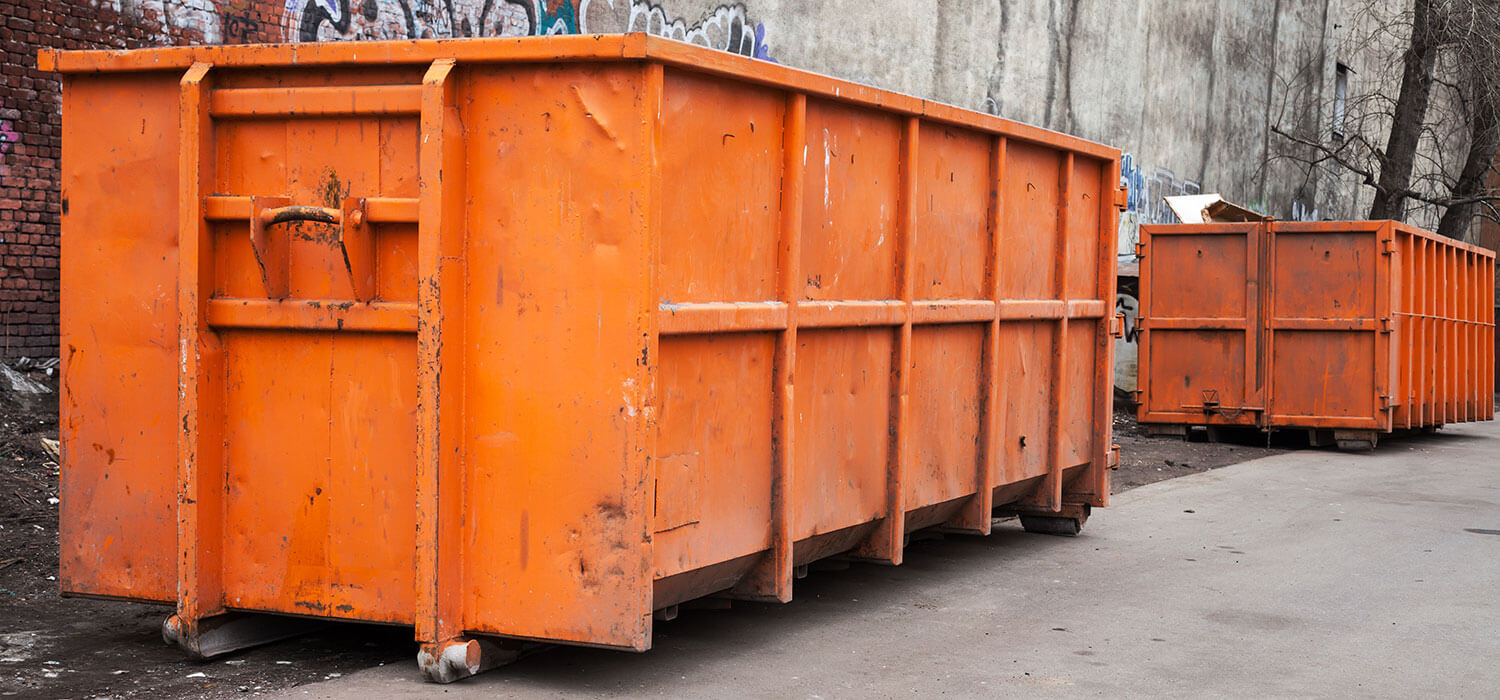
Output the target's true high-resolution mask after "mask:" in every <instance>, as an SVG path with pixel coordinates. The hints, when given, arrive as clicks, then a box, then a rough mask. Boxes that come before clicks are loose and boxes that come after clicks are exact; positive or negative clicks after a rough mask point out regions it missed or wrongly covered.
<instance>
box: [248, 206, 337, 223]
mask: <svg viewBox="0 0 1500 700" xmlns="http://www.w3.org/2000/svg"><path fill="white" fill-rule="evenodd" d="M291 221H316V222H318V223H323V224H342V223H344V212H342V211H340V210H338V209H329V208H326V207H309V206H290V207H277V208H275V209H265V210H262V211H261V212H260V222H261V225H263V226H275V225H276V224H284V223H288V222H291Z"/></svg>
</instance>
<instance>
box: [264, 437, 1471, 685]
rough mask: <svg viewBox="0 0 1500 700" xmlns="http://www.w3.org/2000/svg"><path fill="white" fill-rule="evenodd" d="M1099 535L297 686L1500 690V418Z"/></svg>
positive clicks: (1029, 544)
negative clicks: (781, 598) (538, 646)
mask: <svg viewBox="0 0 1500 700" xmlns="http://www.w3.org/2000/svg"><path fill="white" fill-rule="evenodd" d="M1114 506H1115V507H1113V508H1110V509H1108V510H1105V511H1101V512H1099V513H1097V514H1096V516H1095V518H1094V519H1093V520H1092V521H1091V522H1090V523H1089V526H1088V528H1087V529H1086V530H1085V532H1084V535H1083V536H1081V537H1079V538H1077V539H1063V538H1052V537H1044V536H1034V535H1026V534H1023V533H1021V532H1020V531H1019V529H1018V528H1016V527H1015V526H1014V525H1013V524H1007V525H1006V527H1005V528H1003V529H1002V530H1001V532H999V533H997V535H996V536H994V537H991V538H988V539H979V538H949V539H947V540H944V541H941V542H929V543H920V544H917V545H914V547H913V549H912V550H910V551H909V554H908V558H907V564H906V565H905V566H902V567H899V568H879V567H873V566H856V567H854V568H852V569H850V570H848V571H844V572H829V573H815V574H814V575H813V576H812V577H810V578H808V579H806V580H804V581H801V582H799V584H798V587H797V601H796V602H794V603H792V604H790V605H786V606H760V605H745V606H738V607H736V608H735V609H734V610H731V611H699V612H693V613H686V612H685V613H684V614H683V616H682V617H681V618H679V619H678V620H677V621H675V622H672V623H665V624H659V625H658V628H657V629H658V631H657V638H656V649H655V650H654V651H652V652H649V653H647V654H643V655H633V654H627V653H615V652H605V651H596V650H585V649H557V650H553V651H549V652H546V653H543V654H540V655H537V656H534V657H531V658H529V659H527V660H525V661H523V662H521V663H520V664H517V665H515V666H511V667H508V668H504V669H499V670H497V671H493V672H490V673H489V674H486V675H483V676H480V677H478V678H474V679H470V680H468V681H465V682H463V683H459V684H455V685H451V686H431V685H424V684H422V683H420V682H419V681H418V680H417V671H416V669H415V665H414V663H412V662H405V663H398V664H388V665H386V666H383V667H379V668H373V669H369V670H366V671H361V672H358V673H354V674H351V675H347V676H344V677H342V678H338V679H336V680H333V681H329V682H325V683H318V684H313V685H308V686H302V687H299V688H294V689H291V690H288V691H285V692H284V695H282V696H281V697H286V698H350V699H354V700H367V699H368V698H374V697H395V698H405V697H413V698H415V697H442V698H455V699H457V698H469V697H472V698H503V697H561V696H573V695H580V694H581V695H597V696H615V695H646V696H671V697H728V696H759V697H823V698H834V697H892V696H902V697H910V696H919V697H932V696H938V695H947V696H973V695H1019V694H1026V695H1044V696H1053V695H1060V696H1097V695H1104V696H1116V695H1133V696H1194V697H1197V696H1212V695H1231V696H1250V695H1254V696H1331V695H1339V696H1347V695H1355V696H1361V697H1375V696H1387V697H1395V696H1402V697H1405V696H1412V695H1417V696H1435V695H1440V694H1441V695H1451V696H1459V697H1466V696H1492V694H1493V693H1494V692H1495V688H1496V687H1500V664H1496V663H1495V660H1496V659H1500V632H1497V627H1500V424H1496V423H1488V424H1479V425H1474V426H1467V427H1458V428H1454V429H1449V430H1444V431H1443V432H1442V433H1440V434H1438V435H1433V436H1428V437H1420V438H1410V439H1406V440H1396V441H1391V442H1389V443H1388V444H1383V445H1382V446H1381V448H1380V450H1379V451H1378V452H1376V453H1374V454H1340V453H1337V452H1331V451H1323V450H1303V451H1298V452H1293V453H1288V454H1282V455H1277V456H1272V457H1267V458H1264V459H1260V460H1256V461H1252V462H1246V463H1243V464H1239V465H1236V466H1231V467H1226V468H1224V469H1220V470H1215V471H1210V472H1205V473H1202V474H1196V475H1192V476H1187V477H1183V478H1180V479H1174V480H1171V481H1165V482H1161V483H1157V484H1152V485H1149V486H1145V487H1142V488H1139V489H1136V490H1133V491H1130V492H1128V493H1125V494H1123V495H1121V496H1119V497H1118V498H1117V499H1116V500H1115V503H1114Z"/></svg>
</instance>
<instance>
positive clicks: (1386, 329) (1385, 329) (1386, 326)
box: [1380, 316, 1395, 333]
mask: <svg viewBox="0 0 1500 700" xmlns="http://www.w3.org/2000/svg"><path fill="white" fill-rule="evenodd" d="M1394 331H1395V327H1394V325H1393V324H1392V323H1391V319H1390V317H1389V316H1387V317H1385V318H1382V319H1380V332H1381V333H1391V332H1394Z"/></svg>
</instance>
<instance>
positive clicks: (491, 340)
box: [462, 64, 744, 649]
mask: <svg viewBox="0 0 1500 700" xmlns="http://www.w3.org/2000/svg"><path fill="white" fill-rule="evenodd" d="M468 70H469V71H470V72H469V80H470V83H471V90H470V93H469V94H468V98H469V101H468V102H466V105H467V106H466V107H465V127H466V132H467V134H468V139H469V141H468V144H467V148H468V153H469V158H468V161H469V171H468V182H469V185H468V186H469V192H470V193H471V195H470V197H469V204H468V211H467V221H468V227H469V230H470V231H485V232H487V233H486V235H470V236H469V238H468V243H467V249H466V260H467V265H468V269H467V280H468V302H467V308H468V314H467V318H466V319H465V333H466V337H467V338H468V342H467V343H466V345H465V361H464V362H465V366H466V368H467V369H466V373H467V377H466V379H465V390H464V396H463V402H464V403H463V406H464V422H465V436H464V448H465V449H464V453H465V454H466V458H465V462H464V467H465V473H466V479H467V487H466V492H467V496H466V498H467V505H466V507H465V509H464V511H465V512H466V513H467V518H466V521H465V523H464V525H463V546H464V549H463V556H462V563H463V569H464V574H463V585H464V589H465V592H466V595H465V597H466V610H465V620H466V622H465V628H466V629H471V630H474V631H478V632H489V633H496V634H504V635H510V636H516V637H526V638H539V639H552V640H560V641H569V642H579V643H587V644H599V645H605V646H617V647H627V648H633V649H645V648H648V647H649V640H650V630H651V621H650V614H651V608H650V603H651V580H650V565H651V531H652V529H653V526H652V517H651V513H652V507H653V504H652V500H651V498H650V489H651V478H650V476H651V475H650V472H649V469H650V462H649V458H650V457H651V454H650V453H649V450H650V449H651V448H650V443H648V442H646V441H645V437H646V433H645V430H646V426H647V425H648V423H647V422H648V420H651V417H650V416H648V411H649V410H651V409H650V408H649V407H651V406H652V405H653V404H654V402H655V396H654V393H655V390H656V387H655V385H654V382H655V378H654V376H653V374H652V372H651V371H650V370H651V368H652V367H653V366H654V365H656V363H657V362H658V361H659V358H658V357H657V353H656V347H655V342H654V341H655V337H654V326H653V325H652V324H653V319H654V318H655V316H654V311H655V301H656V300H655V298H654V297H653V296H652V293H653V284H652V278H653V276H654V275H653V263H654V257H653V253H654V251H653V250H652V240H651V233H652V228H653V227H654V225H655V224H654V222H653V221H652V216H653V213H652V207H653V206H654V205H653V201H654V198H655V197H657V196H658V195H657V194H656V193H655V192H654V190H653V189H652V184H653V181H654V176H653V172H652V168H653V167H654V163H655V159H656V153H655V152H654V148H655V138H656V136H655V134H656V131H655V127H656V119H655V117H656V110H657V109H658V107H659V101H660V94H661V93H660V91H661V84H660V82H659V81H660V73H659V69H658V72H657V73H656V80H655V81H653V80H651V79H650V78H649V76H650V74H651V68H650V67H643V66H640V65H631V64H601V65H581V64H580V65H566V64H558V65H546V66H520V65H509V66H483V65H481V66H475V67H472V68H469V69H468ZM679 350H680V348H679ZM741 352H743V351H741ZM743 357H744V356H743V355H741V357H740V358H735V360H734V361H738V360H739V359H743ZM723 370H724V368H723V367H722V366H719V367H713V368H709V370H708V371H720V372H722V371H723ZM679 371H682V370H679ZM652 437H654V436H652ZM712 456H713V455H709V457H712ZM701 457H702V456H701V455H700V463H699V467H700V468H701V467H702V466H703V465H702V459H701ZM679 466H680V467H682V468H688V467H687V466H685V465H679Z"/></svg>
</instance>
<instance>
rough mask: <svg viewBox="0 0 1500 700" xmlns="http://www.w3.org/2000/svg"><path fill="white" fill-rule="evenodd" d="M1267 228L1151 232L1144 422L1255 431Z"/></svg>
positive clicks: (1145, 232)
mask: <svg viewBox="0 0 1500 700" xmlns="http://www.w3.org/2000/svg"><path fill="white" fill-rule="evenodd" d="M1261 234H1262V225H1260V224H1214V225H1206V226H1188V225H1177V226H1143V227H1141V241H1142V245H1143V246H1144V248H1145V250H1146V255H1145V257H1144V258H1143V259H1142V261H1141V299H1140V302H1141V308H1140V318H1141V324H1140V329H1141V331H1140V332H1141V338H1142V340H1141V352H1140V357H1139V368H1140V369H1139V371H1140V380H1139V386H1140V388H1141V403H1140V409H1139V412H1140V417H1141V420H1142V421H1144V422H1160V423H1203V424H1210V425H1256V424H1258V422H1259V421H1260V419H1261V416H1260V413H1259V410H1260V408H1261V407H1262V406H1263V404H1262V401H1263V399H1262V398H1261V397H1262V389H1261V385H1262V380H1261V372H1262V365H1261V348H1260V325H1261V318H1260V285H1259V277H1260V272H1259V271H1260V247H1261V243H1260V241H1261Z"/></svg>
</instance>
